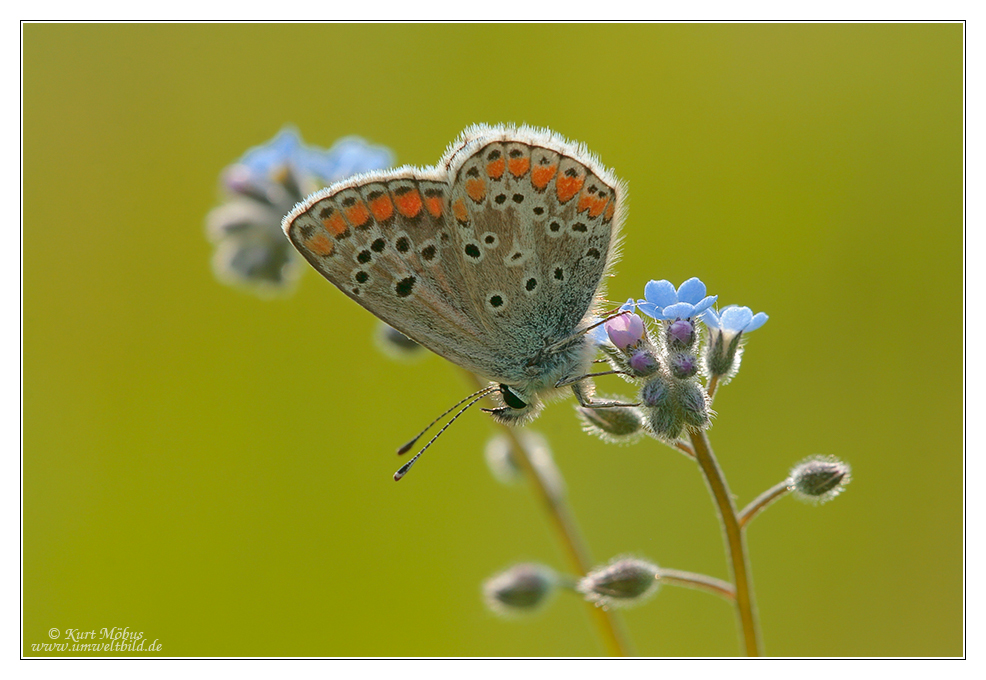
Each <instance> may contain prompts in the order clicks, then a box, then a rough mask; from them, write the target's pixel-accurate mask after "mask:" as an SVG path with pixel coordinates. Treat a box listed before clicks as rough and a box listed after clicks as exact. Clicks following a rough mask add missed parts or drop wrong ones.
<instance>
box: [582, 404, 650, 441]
mask: <svg viewBox="0 0 986 680" xmlns="http://www.w3.org/2000/svg"><path fill="white" fill-rule="evenodd" d="M606 400H607V401H610V400H615V399H610V398H606ZM575 411H576V413H577V414H578V416H579V419H580V420H582V429H583V430H584V431H585V432H587V433H589V434H594V435H596V436H597V437H599V438H600V439H602V440H603V441H605V442H610V443H614V444H627V443H629V442H632V441H636V440H637V439H639V438H640V435H641V434H642V433H643V427H644V420H643V417H642V416H641V415H640V411H639V410H638V409H637V408H635V407H633V406H613V407H610V408H586V407H585V406H576V407H575Z"/></svg>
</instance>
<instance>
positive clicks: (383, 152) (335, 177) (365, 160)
mask: <svg viewBox="0 0 986 680" xmlns="http://www.w3.org/2000/svg"><path fill="white" fill-rule="evenodd" d="M393 162H394V159H393V155H392V154H391V153H390V150H389V149H387V148H386V147H383V146H374V145H372V144H369V143H368V142H366V141H365V140H364V139H361V138H360V137H345V138H343V139H340V140H339V141H338V142H336V143H335V144H333V145H332V148H331V149H329V150H328V151H323V150H321V149H317V148H314V147H310V148H306V149H304V151H303V153H302V154H299V165H300V168H301V169H302V170H305V171H307V172H309V173H311V174H313V175H315V176H317V177H319V178H321V179H323V180H325V181H327V182H329V183H332V182H337V181H339V180H341V179H345V178H346V177H350V176H352V175H355V174H357V173H361V172H369V171H370V170H380V169H382V168H386V167H389V166H390V165H392V164H393Z"/></svg>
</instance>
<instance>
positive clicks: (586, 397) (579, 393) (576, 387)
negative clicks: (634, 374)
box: [572, 371, 640, 408]
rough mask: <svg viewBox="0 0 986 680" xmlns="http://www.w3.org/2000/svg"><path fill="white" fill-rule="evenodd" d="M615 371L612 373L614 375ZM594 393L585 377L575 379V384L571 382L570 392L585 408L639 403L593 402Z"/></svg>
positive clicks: (594, 387) (589, 381) (590, 382)
mask: <svg viewBox="0 0 986 680" xmlns="http://www.w3.org/2000/svg"><path fill="white" fill-rule="evenodd" d="M616 372H617V371H613V373H616ZM596 375H606V374H604V373H603V374H598V373H597V374H596ZM595 391H596V386H595V385H594V384H593V382H592V381H591V380H590V379H589V378H588V377H587V376H582V377H581V378H579V379H577V381H576V382H572V392H574V393H575V398H576V399H578V400H579V406H583V407H585V408H618V407H621V406H640V404H639V403H634V404H629V403H625V402H622V401H595V400H593V398H592V395H593V394H594V393H595Z"/></svg>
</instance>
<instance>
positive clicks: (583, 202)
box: [575, 191, 596, 212]
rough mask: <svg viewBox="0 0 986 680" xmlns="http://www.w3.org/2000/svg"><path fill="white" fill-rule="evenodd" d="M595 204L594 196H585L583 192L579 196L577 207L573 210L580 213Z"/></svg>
mask: <svg viewBox="0 0 986 680" xmlns="http://www.w3.org/2000/svg"><path fill="white" fill-rule="evenodd" d="M595 202H596V197H595V196H593V195H592V194H587V193H586V192H584V191H583V192H582V195H581V196H579V206H578V207H577V208H576V209H575V212H582V211H584V210H588V209H589V208H591V207H592V204H593V203H595Z"/></svg>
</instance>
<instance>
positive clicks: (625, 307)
mask: <svg viewBox="0 0 986 680" xmlns="http://www.w3.org/2000/svg"><path fill="white" fill-rule="evenodd" d="M636 306H637V303H636V301H635V300H634V299H633V298H627V301H626V302H624V303H623V304H622V305H620V311H621V312H626V311H630V312H632V311H633V309H634V307H636Z"/></svg>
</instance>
